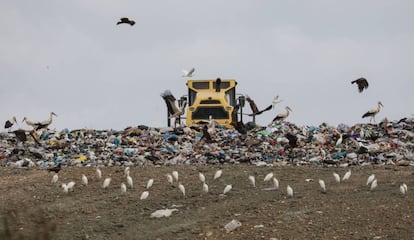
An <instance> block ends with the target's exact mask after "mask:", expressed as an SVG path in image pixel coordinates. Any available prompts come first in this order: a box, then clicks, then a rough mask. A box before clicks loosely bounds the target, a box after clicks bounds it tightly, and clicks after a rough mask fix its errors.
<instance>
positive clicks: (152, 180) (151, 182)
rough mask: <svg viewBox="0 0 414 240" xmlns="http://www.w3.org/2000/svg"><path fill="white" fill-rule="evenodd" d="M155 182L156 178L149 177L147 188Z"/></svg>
mask: <svg viewBox="0 0 414 240" xmlns="http://www.w3.org/2000/svg"><path fill="white" fill-rule="evenodd" d="M153 183H154V179H152V178H151V179H149V180H148V182H147V189H150V188H151V187H152V184H153Z"/></svg>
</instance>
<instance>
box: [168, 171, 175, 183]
mask: <svg viewBox="0 0 414 240" xmlns="http://www.w3.org/2000/svg"><path fill="white" fill-rule="evenodd" d="M167 181H168V182H169V183H170V184H173V182H174V179H173V176H172V175H171V174H169V173H168V174H167Z"/></svg>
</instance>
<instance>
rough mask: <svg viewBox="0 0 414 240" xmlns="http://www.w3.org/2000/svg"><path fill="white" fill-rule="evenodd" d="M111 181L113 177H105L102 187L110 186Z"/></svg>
mask: <svg viewBox="0 0 414 240" xmlns="http://www.w3.org/2000/svg"><path fill="white" fill-rule="evenodd" d="M110 183H111V178H105V180H104V182H103V184H102V188H108V187H109V184H110Z"/></svg>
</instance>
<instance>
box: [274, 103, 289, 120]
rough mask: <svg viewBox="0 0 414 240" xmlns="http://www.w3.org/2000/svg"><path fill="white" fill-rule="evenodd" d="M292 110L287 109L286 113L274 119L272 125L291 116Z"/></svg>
mask: <svg viewBox="0 0 414 240" xmlns="http://www.w3.org/2000/svg"><path fill="white" fill-rule="evenodd" d="M291 111H292V109H290V107H288V106H286V107H285V112H282V113H279V114H278V115H277V116H276V117H275V118H273V120H272V123H274V122H276V121H283V120H285V119H286V118H287V117H288V116H289V112H291Z"/></svg>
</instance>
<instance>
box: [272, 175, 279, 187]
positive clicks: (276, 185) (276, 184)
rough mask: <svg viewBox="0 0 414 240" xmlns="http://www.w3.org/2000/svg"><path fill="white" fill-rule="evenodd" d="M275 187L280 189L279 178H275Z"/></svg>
mask: <svg viewBox="0 0 414 240" xmlns="http://www.w3.org/2000/svg"><path fill="white" fill-rule="evenodd" d="M273 187H274V188H275V189H279V180H277V178H275V177H274V178H273Z"/></svg>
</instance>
